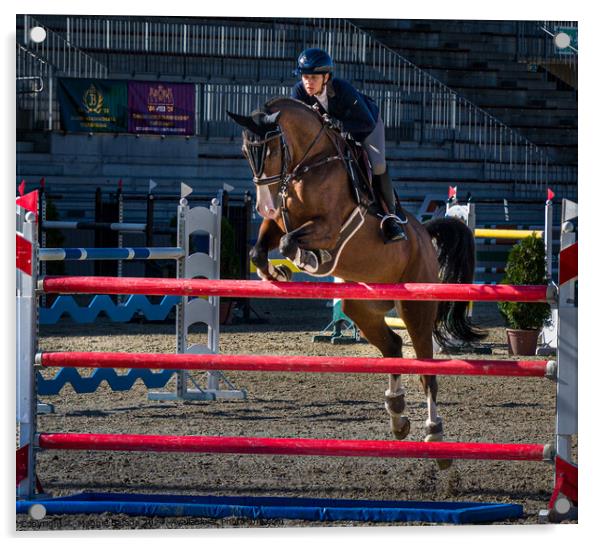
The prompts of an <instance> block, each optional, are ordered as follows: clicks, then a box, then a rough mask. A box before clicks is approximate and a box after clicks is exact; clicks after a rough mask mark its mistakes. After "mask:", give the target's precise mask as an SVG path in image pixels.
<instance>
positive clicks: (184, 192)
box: [180, 182, 192, 198]
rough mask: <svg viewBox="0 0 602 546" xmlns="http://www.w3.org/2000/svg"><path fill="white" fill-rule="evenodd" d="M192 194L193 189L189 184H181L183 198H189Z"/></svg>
mask: <svg viewBox="0 0 602 546" xmlns="http://www.w3.org/2000/svg"><path fill="white" fill-rule="evenodd" d="M191 193H192V188H191V187H190V186H188V185H187V184H184V182H182V183H181V184H180V197H181V198H184V197H187V196H188V195H190V194H191Z"/></svg>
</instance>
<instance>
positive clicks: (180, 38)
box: [25, 17, 576, 191]
mask: <svg viewBox="0 0 602 546" xmlns="http://www.w3.org/2000/svg"><path fill="white" fill-rule="evenodd" d="M289 21H290V23H288V24H286V23H271V24H270V23H266V22H258V23H257V24H256V25H255V24H254V25H252V26H251V25H244V23H241V22H233V23H231V24H230V23H228V24H224V23H209V22H202V23H196V24H192V23H184V22H176V23H168V22H163V21H144V20H139V19H135V18H121V19H115V18H102V17H101V18H86V17H67V18H66V25H65V28H63V29H62V31H64V38H63V42H64V44H66V45H67V46H69V47H73V48H74V49H75V50H77V51H79V48H90V49H92V50H95V52H96V53H95V54H97V56H100V54H101V52H102V51H103V50H104V51H105V52H106V53H104V55H106V57H107V64H108V63H109V62H110V61H109V59H110V58H115V59H118V58H120V57H124V56H125V55H136V56H137V58H138V59H141V61H142V62H145V63H146V66H147V69H149V70H151V71H152V66H150V67H149V65H148V62H149V59H152V58H153V56H156V59H157V62H159V61H160V62H161V63H162V65H163V66H164V65H165V64H166V63H167V64H168V65H169V64H174V65H175V64H177V63H179V62H180V60H183V61H184V65H183V66H184V73H185V74H187V75H188V76H192V79H196V81H197V82H199V81H207V80H209V78H211V80H217V81H219V78H220V76H221V77H223V78H228V76H229V70H230V71H231V72H234V73H237V72H241V73H242V74H244V76H245V78H246V79H247V80H252V79H253V75H255V76H257V78H256V80H259V81H261V80H264V81H269V80H279V81H281V82H282V85H262V84H227V83H199V84H197V118H198V119H197V124H196V128H197V131H196V132H197V134H200V135H203V136H232V131H233V127H232V124H231V122H230V121H229V118H227V116H226V114H225V110H226V109H230V110H233V111H238V112H245V111H247V112H248V111H251V110H252V109H254V108H256V107H258V106H260V105H261V104H263V102H265V101H266V100H267V99H268V98H270V97H271V96H274V95H283V94H284V95H288V94H289V89H290V83H291V82H292V79H291V72H292V70H290V69H292V67H293V65H294V59H295V58H296V56H297V54H298V52H299V51H300V50H301V49H303V48H304V47H310V46H314V47H323V48H325V49H327V50H328V51H329V52H330V53H331V54H332V55H333V57H334V59H335V62H336V64H337V74H338V75H340V76H341V77H343V78H345V79H348V80H351V81H353V82H354V83H355V84H356V85H358V87H360V89H362V90H363V91H364V92H366V93H367V94H369V95H371V96H372V97H374V99H375V100H376V101H377V103H378V104H379V106H380V108H381V115H382V117H383V121H384V123H385V126H386V127H387V137H388V138H392V139H396V140H414V141H419V142H446V141H447V142H451V143H452V146H453V157H454V158H455V159H458V160H468V161H480V162H485V164H486V166H487V171H488V172H490V173H492V175H493V176H495V177H496V179H504V180H513V181H515V182H517V183H521V184H526V185H533V186H534V188H533V189H534V190H536V191H541V189H542V187H543V186H544V184H547V183H550V178H551V175H552V170H551V166H550V165H549V161H548V158H547V155H546V153H545V151H544V150H542V149H540V148H539V147H538V146H536V145H535V144H533V143H532V142H530V141H529V140H528V139H526V138H524V137H522V136H521V135H520V134H519V133H518V132H517V131H515V130H513V129H511V128H510V127H508V126H507V125H506V124H504V123H503V122H501V121H500V120H498V119H496V118H495V117H493V116H492V115H490V114H489V113H487V112H485V111H484V110H482V109H481V108H479V107H478V106H476V105H474V104H472V103H471V102H470V101H468V100H467V99H465V98H464V97H461V96H459V95H458V94H457V93H456V92H455V91H453V90H452V89H450V88H449V87H447V86H446V85H444V84H443V83H442V82H440V81H439V80H437V79H436V78H434V77H432V76H431V75H429V74H428V73H426V72H424V71H423V70H421V69H420V68H419V67H418V66H416V65H414V64H413V63H411V62H410V61H409V60H407V59H405V58H404V57H402V56H401V55H399V54H398V53H396V52H395V51H393V50H392V49H390V48H388V47H387V46H385V45H383V44H382V43H380V42H378V41H377V40H375V39H374V38H372V37H371V36H370V35H369V34H367V33H366V32H364V31H362V30H361V29H359V28H358V27H356V26H355V25H353V24H352V23H351V22H349V21H347V20H343V19H299V20H289ZM26 22H28V23H29V25H31V24H32V23H33V22H34V21H33V20H32V19H31V18H29V19H28V20H27V21H26ZM25 26H27V24H26V25H25ZM50 32H51V31H50ZM50 32H49V33H50ZM53 34H54V33H53ZM50 49H51V48H48V49H46V50H43V52H46V53H47V54H48V55H49V56H50ZM63 50H64V51H65V49H63ZM115 51H117V52H119V51H123V52H124V55H121V56H120V55H118V54H117V55H114V54H112V53H111V52H115ZM53 55H54V54H53ZM56 57H57V55H54V57H53V58H56ZM58 57H59V58H60V55H58ZM63 57H65V53H63ZM266 57H268V59H266ZM111 63H112V61H111ZM225 63H230V64H229V65H228V67H229V68H225V66H226V64H225ZM73 64H74V63H73V62H70V63H67V66H69V67H70V66H72V65H73ZM77 64H78V65H79V66H81V64H82V63H81V62H80V63H77ZM62 66H63V67H65V66H66V65H65V63H63V65H62ZM102 66H104V65H102ZM287 67H288V68H287ZM105 68H106V67H105ZM126 69H127V68H126V67H124V72H125V71H126ZM180 69H181V68H180V65H178V70H180ZM63 70H64V68H63ZM205 71H206V72H207V74H205ZM283 72H284V74H283ZM216 76H217V77H216ZM105 77H106V76H105ZM287 82H288V83H289V85H285V84H286V83H287ZM554 171H555V172H556V174H557V175H559V176H561V178H562V180H563V181H564V180H567V181H570V180H572V181H575V180H576V169H574V168H571V167H564V168H563V167H558V168H555V169H554Z"/></svg>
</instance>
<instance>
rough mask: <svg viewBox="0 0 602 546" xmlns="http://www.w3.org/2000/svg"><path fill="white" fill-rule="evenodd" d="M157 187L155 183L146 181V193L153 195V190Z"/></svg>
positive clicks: (150, 180)
mask: <svg viewBox="0 0 602 546" xmlns="http://www.w3.org/2000/svg"><path fill="white" fill-rule="evenodd" d="M156 187H157V183H156V182H155V181H154V180H152V179H150V178H149V180H148V193H153V190H154V189H155V188H156Z"/></svg>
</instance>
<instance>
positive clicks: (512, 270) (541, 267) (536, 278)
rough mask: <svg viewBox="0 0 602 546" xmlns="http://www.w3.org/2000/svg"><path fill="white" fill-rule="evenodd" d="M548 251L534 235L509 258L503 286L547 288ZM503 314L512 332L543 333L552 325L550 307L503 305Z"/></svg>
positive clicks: (521, 244) (521, 304) (520, 243)
mask: <svg viewBox="0 0 602 546" xmlns="http://www.w3.org/2000/svg"><path fill="white" fill-rule="evenodd" d="M547 282H548V281H547V276H546V250H545V245H544V242H543V241H542V239H540V238H537V237H535V236H534V235H530V236H529V237H527V238H526V239H522V240H521V241H519V242H518V243H517V244H516V245H514V247H513V248H512V250H511V251H510V254H509V256H508V263H507V264H506V275H505V276H504V279H503V280H502V284H516V285H521V284H523V285H528V284H539V285H541V284H547ZM498 308H499V310H500V313H501V314H502V316H503V317H504V320H505V321H506V325H507V326H508V327H509V328H513V329H517V330H540V329H541V328H542V327H543V326H544V325H546V324H549V322H550V317H551V312H550V306H549V305H548V304H547V303H521V302H509V301H505V302H500V303H498Z"/></svg>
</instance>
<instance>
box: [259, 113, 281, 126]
mask: <svg viewBox="0 0 602 546" xmlns="http://www.w3.org/2000/svg"><path fill="white" fill-rule="evenodd" d="M280 114H282V112H280V111H278V112H274V113H273V114H270V115H269V116H268V115H266V116H265V117H264V118H263V124H264V125H276V124H277V123H278V119H279V118H280Z"/></svg>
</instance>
